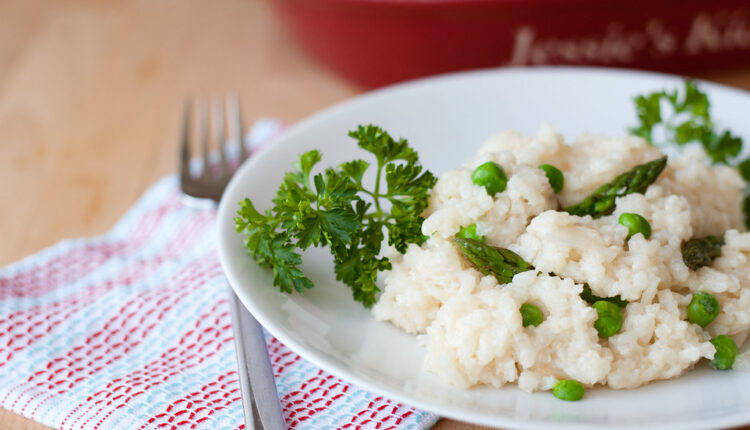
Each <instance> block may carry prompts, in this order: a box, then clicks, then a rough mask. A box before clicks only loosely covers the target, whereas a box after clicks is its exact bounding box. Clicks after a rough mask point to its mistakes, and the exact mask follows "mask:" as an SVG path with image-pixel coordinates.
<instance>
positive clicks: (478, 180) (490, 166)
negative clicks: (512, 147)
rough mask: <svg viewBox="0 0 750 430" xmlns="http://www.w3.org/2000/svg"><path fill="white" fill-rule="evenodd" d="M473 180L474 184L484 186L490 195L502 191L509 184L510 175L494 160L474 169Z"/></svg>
mask: <svg viewBox="0 0 750 430" xmlns="http://www.w3.org/2000/svg"><path fill="white" fill-rule="evenodd" d="M471 181H472V182H474V185H479V186H480V187H484V189H485V190H487V194H489V195H490V196H494V195H495V194H497V193H502V192H503V191H505V187H506V186H507V185H508V177H507V176H506V175H505V170H503V168H502V167H500V165H498V164H497V163H493V162H492V161H488V162H486V163H484V164H482V165H480V166H479V167H477V168H476V169H474V173H472V174H471Z"/></svg>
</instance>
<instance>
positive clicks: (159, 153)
mask: <svg viewBox="0 0 750 430" xmlns="http://www.w3.org/2000/svg"><path fill="white" fill-rule="evenodd" d="M700 77H703V78H706V79H710V80H714V81H718V82H722V83H725V84H729V85H733V86H737V87H740V88H744V89H750V68H747V69H743V70H732V71H724V72H717V73H710V74H704V75H702V76H700ZM229 91H237V92H238V94H239V96H240V99H241V101H242V105H243V107H244V115H245V120H246V123H249V122H251V120H252V119H254V118H259V117H262V116H267V117H276V118H280V119H282V120H284V121H286V122H294V121H297V120H299V119H301V118H303V117H305V116H307V115H309V114H311V113H313V112H315V111H317V110H319V109H321V108H323V107H326V106H329V105H331V104H333V103H336V102H338V101H341V100H344V99H346V98H349V97H351V96H353V95H355V94H358V93H360V92H362V89H360V88H357V87H354V86H352V85H350V84H348V83H347V82H345V81H343V80H342V79H340V78H338V77H337V76H334V75H332V74H330V73H329V72H328V71H327V70H325V69H324V68H322V67H320V66H319V65H317V64H316V63H315V62H314V61H312V60H311V59H309V58H308V57H307V56H305V55H304V53H302V52H301V51H300V50H299V49H298V48H297V47H296V46H295V45H294V43H293V42H292V41H290V40H289V38H288V37H287V36H286V34H285V33H284V31H283V29H282V28H281V25H280V23H279V22H278V21H277V19H276V17H275V16H274V15H273V14H272V13H271V11H269V10H268V6H267V5H266V4H264V3H262V2H261V1H260V0H227V1H220V2H207V1H199V0H161V1H147V0H143V1H123V0H110V1H107V2H100V1H96V0H68V1H64V2H52V1H40V0H26V1H23V2H20V1H14V0H7V1H6V0H0V184H2V185H0V201H2V202H3V203H2V214H1V215H0V219H2V222H1V223H0V237H1V238H2V240H0V265H5V264H8V263H10V262H12V261H15V260H18V259H20V258H22V257H24V256H26V255H28V254H31V253H34V252H36V251H38V250H40V249H42V248H43V247H46V246H49V245H51V244H53V243H55V242H57V241H59V240H61V239H64V238H69V237H78V236H87V235H96V234H100V233H103V232H105V231H106V230H107V229H108V228H109V227H110V226H112V224H113V223H114V222H115V221H116V220H117V219H118V218H119V217H120V216H121V215H122V214H123V213H124V212H125V210H126V209H127V208H128V207H129V206H131V205H132V204H133V202H134V201H135V200H136V198H137V197H138V196H139V195H140V194H141V193H142V192H143V191H144V190H145V189H146V188H147V187H148V186H149V185H150V184H151V183H153V182H154V181H156V180H157V179H159V178H160V177H162V176H164V175H166V174H168V173H171V172H173V171H174V170H175V156H176V153H177V152H176V147H177V137H178V125H179V115H180V108H181V105H182V102H183V100H184V98H185V97H186V96H188V95H209V94H213V95H221V94H225V93H227V92H229ZM42 428H45V427H43V426H41V425H39V424H37V423H35V422H33V421H30V420H27V419H25V418H23V417H20V416H18V415H15V414H12V413H10V412H8V411H5V410H2V409H0V429H14V430H32V429H33V430H37V429H42ZM435 428H437V429H439V430H469V429H475V430H476V429H480V428H482V427H479V426H473V425H469V424H463V423H458V422H455V421H451V420H441V421H440V423H439V424H438V425H437V426H436V427H435Z"/></svg>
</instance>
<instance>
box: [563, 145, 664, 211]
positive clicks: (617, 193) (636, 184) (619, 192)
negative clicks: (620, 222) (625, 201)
mask: <svg viewBox="0 0 750 430" xmlns="http://www.w3.org/2000/svg"><path fill="white" fill-rule="evenodd" d="M666 165H667V157H662V158H658V159H656V160H653V161H649V162H648V163H644V164H640V165H638V166H635V167H633V168H632V169H630V170H628V171H627V172H625V173H623V174H621V175H619V176H617V177H616V178H615V179H613V180H612V181H611V182H608V183H606V184H604V185H602V186H601V187H599V188H598V189H597V190H596V191H594V193H593V194H591V195H590V196H588V197H586V198H585V199H583V201H582V202H581V203H578V204H577V205H573V206H570V207H568V208H567V209H565V211H566V212H568V213H569V214H571V215H578V216H585V215H591V216H592V217H594V218H598V217H600V216H604V215H609V214H611V213H612V212H613V211H614V210H615V199H616V198H617V197H622V196H626V195H628V194H632V193H643V192H645V191H646V189H647V188H648V186H649V185H651V184H652V183H654V181H655V180H656V178H657V177H659V174H660V173H661V171H662V170H664V167H665V166H666Z"/></svg>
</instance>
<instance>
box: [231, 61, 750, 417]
mask: <svg viewBox="0 0 750 430" xmlns="http://www.w3.org/2000/svg"><path fill="white" fill-rule="evenodd" d="M681 84H682V81H681V80H680V78H677V77H672V76H665V75H658V74H650V73H636V72H626V71H617V70H604V69H590V68H546V69H541V68H540V69H506V70H489V71H480V72H472V73H462V74H455V75H447V76H441V77H437V78H431V79H425V80H419V81H414V82H410V83H406V84H402V85H397V86H393V87H389V88H385V89H382V90H379V91H375V92H372V93H368V94H365V95H363V96H360V97H357V98H354V99H352V100H350V101H348V102H346V103H342V104H340V105H337V106H334V107H332V108H330V109H327V110H325V111H323V112H320V113H318V114H317V115H314V116H312V117H310V118H308V119H306V120H304V121H302V122H300V123H298V124H296V125H294V126H293V127H291V128H290V129H289V130H288V131H287V132H286V133H285V134H284V135H283V136H282V137H281V138H280V139H279V140H278V141H277V142H276V143H275V144H274V145H273V146H272V147H270V148H268V149H265V150H263V151H262V152H261V153H260V154H258V155H257V156H255V157H254V158H253V159H251V160H250V161H249V162H248V163H247V164H246V165H244V166H243V167H242V168H241V169H240V171H239V172H238V174H237V175H236V176H235V178H234V179H233V180H232V182H231V183H230V184H229V188H228V189H227V190H226V192H225V194H224V198H223V199H222V201H221V205H220V208H219V217H218V222H219V252H220V257H221V262H222V264H223V266H224V270H225V271H226V273H227V276H228V277H229V281H230V283H231V284H232V286H233V287H234V289H235V291H236V292H237V294H238V295H239V297H240V299H241V300H242V302H243V303H244V304H245V306H247V308H248V309H249V310H250V311H251V312H252V313H253V315H255V317H256V318H257V319H258V320H259V321H260V322H261V323H262V324H263V325H264V326H265V327H266V328H267V329H268V330H269V331H270V332H271V333H273V335H274V336H276V337H277V338H278V339H279V340H280V341H282V342H283V343H285V344H286V345H288V346H289V347H290V348H292V349H293V350H294V351H295V352H297V353H299V354H300V355H301V356H303V357H304V358H306V359H308V360H310V361H311V362H313V363H315V364H317V365H318V366H320V367H321V368H323V369H325V370H327V371H329V372H331V373H333V374H335V375H338V376H340V377H341V378H344V379H346V380H348V381H351V382H353V383H355V384H357V385H359V386H361V387H363V388H366V389H369V390H372V391H374V392H377V393H380V394H382V395H385V396H387V397H390V398H392V399H395V400H398V401H401V402H403V403H406V404H409V405H413V406H415V407H418V408H421V409H424V410H429V411H432V412H435V413H437V414H440V415H442V416H446V417H451V418H454V419H457V420H461V421H468V422H473V423H477V424H484V425H490V426H499V427H506V428H525V429H532V428H533V429H541V428H545V429H546V428H576V429H579V428H592V429H593V428H604V427H607V428H633V429H635V428H638V429H644V428H659V429H689V428H709V427H710V428H717V427H727V426H733V425H739V424H743V423H748V422H750V374H747V373H743V372H738V371H727V372H719V371H714V370H711V369H709V368H708V367H707V366H698V369H697V370H695V371H692V372H690V373H688V374H687V375H685V376H683V377H680V378H678V379H674V380H670V381H662V382H656V383H653V384H650V385H648V386H645V387H643V388H639V389H635V390H626V391H617V390H611V389H607V388H596V389H591V390H588V391H587V392H586V397H585V399H584V400H583V401H580V402H563V401H560V400H557V399H555V398H554V397H553V396H552V395H551V394H550V393H548V392H542V393H535V394H528V393H524V392H522V391H520V390H518V389H517V388H516V387H515V386H507V387H504V388H502V389H489V388H479V389H471V390H462V389H457V388H454V387H451V386H448V385H446V384H444V383H442V382H441V381H440V380H438V379H437V378H436V377H434V376H432V375H431V374H428V373H426V372H424V371H423V370H422V367H421V362H422V357H423V352H422V350H421V349H420V347H419V346H418V345H417V342H416V339H415V338H414V337H413V336H411V335H408V334H406V333H403V332H402V331H400V330H398V329H397V328H395V327H394V326H392V325H390V324H387V323H381V322H377V321H375V320H374V319H373V318H372V317H371V316H370V313H369V312H368V311H367V310H366V309H364V308H363V307H362V306H361V305H360V304H358V303H355V302H354V301H353V300H352V299H351V294H350V291H349V289H348V288H347V287H346V286H344V285H343V284H340V283H338V282H336V281H335V279H334V276H333V271H332V267H333V266H332V263H331V261H330V260H331V259H330V256H329V254H328V251H327V250H322V251H321V250H313V251H312V252H308V253H306V254H305V255H304V266H303V270H304V271H305V272H306V273H307V274H308V275H309V276H310V277H311V278H312V280H313V281H314V282H315V285H316V286H315V288H313V289H312V290H309V291H307V292H306V293H305V294H302V295H301V294H294V295H286V294H282V293H280V292H278V290H277V289H276V288H274V287H273V286H272V285H271V281H272V275H271V273H270V271H267V270H264V269H261V268H259V267H258V266H257V265H256V264H255V263H254V262H253V261H252V260H251V259H250V258H249V257H248V256H247V255H246V253H245V250H244V248H243V247H242V238H241V237H240V236H239V235H238V234H237V233H235V232H234V230H233V222H232V218H233V216H234V213H235V211H236V208H237V202H238V201H239V200H241V199H243V198H244V197H246V196H247V197H250V198H251V199H252V200H253V202H254V203H255V204H256V206H258V208H259V209H265V208H266V207H268V206H270V205H271V199H272V197H273V196H274V195H275V192H276V187H277V184H278V183H279V182H280V181H281V179H282V176H283V174H284V172H285V171H287V170H289V169H290V167H291V164H292V161H293V160H294V159H295V158H296V155H297V154H299V153H301V152H304V151H306V150H309V149H313V148H317V149H320V150H322V152H323V163H322V165H333V164H334V163H335V164H337V163H340V162H343V161H346V160H350V159H353V158H355V157H357V158H360V157H365V156H366V154H364V153H363V152H361V151H360V150H359V149H358V148H357V145H356V144H355V143H354V141H353V140H351V139H349V138H348V137H347V131H348V130H351V129H353V128H355V127H356V126H357V124H364V123H374V124H378V125H381V126H382V127H384V128H385V129H386V130H388V131H390V132H391V134H393V135H394V136H401V137H406V138H408V139H409V142H410V143H411V144H412V145H413V146H414V147H415V148H416V149H417V150H418V151H419V154H420V159H421V161H422V163H423V164H424V165H425V166H426V167H427V168H429V169H430V170H432V171H433V172H435V173H438V174H439V173H441V172H444V171H446V170H448V169H451V168H454V167H456V166H457V165H459V164H460V163H461V162H463V161H464V160H466V159H468V158H469V157H472V156H473V154H474V152H475V151H476V149H477V148H478V147H479V145H480V144H481V143H482V142H483V140H484V139H485V138H486V137H487V136H488V135H490V134H492V133H496V132H499V131H501V130H506V129H514V130H519V131H521V132H523V133H525V134H530V133H535V132H536V130H537V129H538V127H539V124H540V122H542V121H547V122H549V123H551V124H552V125H554V126H555V127H557V128H558V130H559V131H561V132H562V133H563V134H564V135H565V137H566V138H567V139H573V138H575V137H576V135H577V134H579V133H582V132H587V131H588V132H595V133H606V134H611V135H622V134H624V133H625V130H626V127H627V126H628V125H632V124H633V123H634V122H635V115H634V110H633V103H632V98H633V96H634V95H635V94H640V93H644V92H648V91H652V90H657V89H661V88H664V87H667V88H674V87H677V86H680V85H681ZM702 87H703V88H704V89H705V90H708V92H709V93H710V98H711V102H712V109H713V114H714V116H715V117H716V118H717V119H718V121H719V122H720V123H721V125H722V126H724V127H728V128H730V129H731V130H733V131H735V132H736V133H739V134H740V135H741V136H742V137H744V138H745V140H746V141H750V121H748V118H750V96H748V94H747V93H744V92H742V91H738V90H733V89H730V88H726V87H721V86H717V85H710V84H707V83H703V84H702ZM300 96H301V97H303V96H304V95H300Z"/></svg>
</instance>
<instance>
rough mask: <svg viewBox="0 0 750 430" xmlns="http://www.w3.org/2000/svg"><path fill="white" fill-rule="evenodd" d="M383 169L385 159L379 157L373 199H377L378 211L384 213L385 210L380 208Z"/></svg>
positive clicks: (376, 207)
mask: <svg viewBox="0 0 750 430" xmlns="http://www.w3.org/2000/svg"><path fill="white" fill-rule="evenodd" d="M382 171H383V160H381V159H380V157H378V173H377V175H375V192H373V193H372V194H371V195H372V197H373V200H375V209H377V212H378V213H381V214H382V213H383V210H382V209H381V208H380V174H381V172H382Z"/></svg>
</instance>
